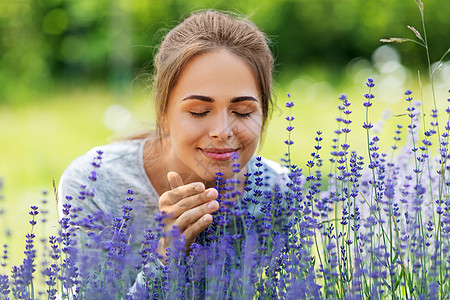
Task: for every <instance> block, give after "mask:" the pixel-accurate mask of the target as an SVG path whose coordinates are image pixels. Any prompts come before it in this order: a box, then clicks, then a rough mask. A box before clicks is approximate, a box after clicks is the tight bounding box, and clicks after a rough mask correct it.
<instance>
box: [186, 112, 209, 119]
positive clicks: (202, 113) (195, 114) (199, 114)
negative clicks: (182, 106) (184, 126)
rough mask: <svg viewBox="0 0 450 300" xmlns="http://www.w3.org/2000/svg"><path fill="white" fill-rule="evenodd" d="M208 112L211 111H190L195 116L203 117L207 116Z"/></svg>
mask: <svg viewBox="0 0 450 300" xmlns="http://www.w3.org/2000/svg"><path fill="white" fill-rule="evenodd" d="M208 113H209V111H204V112H201V113H198V112H193V111H190V112H189V114H190V115H191V117H193V118H202V117H205V116H206V115H207V114H208Z"/></svg>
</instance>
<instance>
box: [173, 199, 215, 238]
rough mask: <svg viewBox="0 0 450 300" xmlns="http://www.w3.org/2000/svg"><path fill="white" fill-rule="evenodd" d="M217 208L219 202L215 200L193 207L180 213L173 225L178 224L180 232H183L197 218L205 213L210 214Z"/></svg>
mask: <svg viewBox="0 0 450 300" xmlns="http://www.w3.org/2000/svg"><path fill="white" fill-rule="evenodd" d="M218 209H219V202H217V201H216V200H212V201H209V202H208V203H205V204H203V205H200V206H197V207H194V208H192V209H190V210H187V211H185V212H184V213H182V214H181V215H180V216H179V217H178V218H177V219H176V221H175V223H174V225H176V226H178V228H179V229H180V231H181V232H184V231H185V230H186V229H187V228H188V227H189V226H192V224H193V223H195V222H196V221H197V220H198V219H200V218H201V217H202V216H204V215H207V214H212V213H213V212H215V211H216V210H218Z"/></svg>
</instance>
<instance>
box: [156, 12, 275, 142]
mask: <svg viewBox="0 0 450 300" xmlns="http://www.w3.org/2000/svg"><path fill="white" fill-rule="evenodd" d="M219 49H226V50H227V51H229V52H230V53H233V54H234V55H236V56H238V57H240V58H242V59H243V60H245V61H246V62H248V64H249V65H250V67H251V68H252V70H253V71H254V72H255V75H256V77H257V80H258V84H259V88H260V94H261V101H262V111H263V123H262V129H264V127H265V125H266V122H267V119H268V116H269V114H270V111H271V108H272V70H273V57H272V53H271V51H270V49H269V45H268V39H267V38H266V36H265V35H264V34H263V33H262V32H261V31H260V30H259V29H258V27H256V25H254V24H253V23H251V22H250V21H248V20H246V19H243V18H240V17H235V16H231V15H230V14H228V13H224V12H219V11H214V10H207V11H201V12H197V13H194V14H192V15H191V16H190V17H188V18H187V19H185V20H184V21H183V22H181V23H180V24H179V25H178V26H176V27H175V28H173V29H172V30H171V31H170V32H169V33H168V34H167V35H166V36H165V38H164V40H163V41H162V43H161V45H160V47H159V51H158V53H157V55H156V56H155V60H154V68H155V74H154V87H153V90H154V94H155V106H156V107H155V108H156V124H157V133H158V134H159V136H161V128H160V124H161V120H162V118H163V116H164V113H165V112H166V109H167V103H168V100H169V94H170V92H171V90H172V88H173V87H174V85H175V84H176V82H177V80H178V77H179V75H180V73H181V70H182V69H183V67H184V66H185V65H186V63H187V62H188V61H189V60H190V59H191V58H193V57H194V56H196V55H199V54H201V53H205V52H210V51H215V50H219Z"/></svg>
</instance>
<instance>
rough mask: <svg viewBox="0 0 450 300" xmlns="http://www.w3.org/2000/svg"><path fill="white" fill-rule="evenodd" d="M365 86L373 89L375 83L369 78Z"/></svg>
mask: <svg viewBox="0 0 450 300" xmlns="http://www.w3.org/2000/svg"><path fill="white" fill-rule="evenodd" d="M366 85H367V86H368V87H369V88H373V87H374V86H375V83H374V82H373V79H372V78H369V79H367V83H366Z"/></svg>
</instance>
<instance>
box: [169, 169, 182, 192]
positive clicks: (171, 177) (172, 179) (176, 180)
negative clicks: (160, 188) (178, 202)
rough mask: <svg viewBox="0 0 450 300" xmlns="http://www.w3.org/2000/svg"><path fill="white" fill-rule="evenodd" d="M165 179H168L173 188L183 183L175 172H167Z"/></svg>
mask: <svg viewBox="0 0 450 300" xmlns="http://www.w3.org/2000/svg"><path fill="white" fill-rule="evenodd" d="M167 180H169V184H170V188H171V189H175V188H177V187H179V186H182V185H183V179H181V176H180V175H178V173H177V172H169V173H167Z"/></svg>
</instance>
